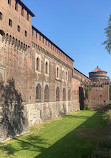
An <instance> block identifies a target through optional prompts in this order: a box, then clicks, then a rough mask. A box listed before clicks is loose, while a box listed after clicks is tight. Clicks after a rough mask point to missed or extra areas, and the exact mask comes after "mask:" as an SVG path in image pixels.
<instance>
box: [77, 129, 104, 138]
mask: <svg viewBox="0 0 111 158" xmlns="http://www.w3.org/2000/svg"><path fill="white" fill-rule="evenodd" d="M104 134H105V129H94V128H90V129H79V130H78V131H77V135H78V136H79V137H90V138H94V139H98V138H100V137H101V136H103V135H104Z"/></svg>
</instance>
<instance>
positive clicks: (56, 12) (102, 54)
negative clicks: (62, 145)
mask: <svg viewBox="0 0 111 158" xmlns="http://www.w3.org/2000/svg"><path fill="white" fill-rule="evenodd" d="M22 1H23V2H24V3H25V4H26V5H27V6H28V7H29V8H30V9H31V11H32V12H33V13H34V14H35V16H36V17H34V18H33V20H32V24H33V25H34V26H35V27H36V28H37V29H39V31H41V32H42V33H43V34H44V35H46V36H47V37H48V38H49V39H51V40H52V41H53V42H54V43H55V44H56V45H58V46H59V47H60V48H61V49H62V50H63V51H64V52H66V53H67V54H68V55H69V56H70V57H71V58H73V59H74V60H75V62H74V67H75V68H77V69H78V70H79V71H81V72H82V73H84V74H85V75H87V76H88V75H89V74H88V72H90V71H92V70H94V69H95V68H96V67H97V65H98V66H99V67H100V68H101V69H102V70H105V71H107V72H108V76H109V77H110V78H111V55H110V54H108V52H107V51H106V50H105V45H102V43H103V42H104V41H105V40H106V35H105V33H104V28H106V27H107V24H108V19H109V15H110V14H111V0H107V1H105V0H90V1H89V0H84V1H83V0H76V1H75V0H56V1H53V0H47V1H46V0H28V1H27V0H22Z"/></svg>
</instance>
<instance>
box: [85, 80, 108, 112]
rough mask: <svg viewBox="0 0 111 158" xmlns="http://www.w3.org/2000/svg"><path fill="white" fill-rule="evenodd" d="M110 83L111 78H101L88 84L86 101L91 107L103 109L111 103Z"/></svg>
mask: <svg viewBox="0 0 111 158" xmlns="http://www.w3.org/2000/svg"><path fill="white" fill-rule="evenodd" d="M109 83H110V81H109V80H101V81H96V82H90V83H88V84H87V86H86V87H85V89H87V93H88V96H87V98H86V100H85V103H86V104H88V106H89V107H90V109H102V108H103V107H105V106H107V105H108V104H109V103H110V96H109Z"/></svg>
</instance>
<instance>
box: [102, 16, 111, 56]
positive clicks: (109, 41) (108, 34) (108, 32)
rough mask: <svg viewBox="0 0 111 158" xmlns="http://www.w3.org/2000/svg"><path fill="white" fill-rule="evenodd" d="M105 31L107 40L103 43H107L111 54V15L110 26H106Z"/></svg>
mask: <svg viewBox="0 0 111 158" xmlns="http://www.w3.org/2000/svg"><path fill="white" fill-rule="evenodd" d="M105 33H106V37H107V39H106V41H105V42H104V43H103V44H105V45H106V47H105V48H106V49H107V51H108V52H109V53H110V54H111V15H110V18H109V21H108V27H107V28H105Z"/></svg>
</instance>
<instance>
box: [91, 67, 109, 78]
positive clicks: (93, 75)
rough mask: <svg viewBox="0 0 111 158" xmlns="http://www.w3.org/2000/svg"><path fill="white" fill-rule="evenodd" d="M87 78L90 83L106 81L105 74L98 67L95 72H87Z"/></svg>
mask: <svg viewBox="0 0 111 158" xmlns="http://www.w3.org/2000/svg"><path fill="white" fill-rule="evenodd" d="M89 78H90V80H92V81H98V80H101V79H107V78H108V77H107V72H106V71H103V70H101V69H100V68H99V67H98V66H97V68H96V69H95V70H93V71H91V72H89Z"/></svg>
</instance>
